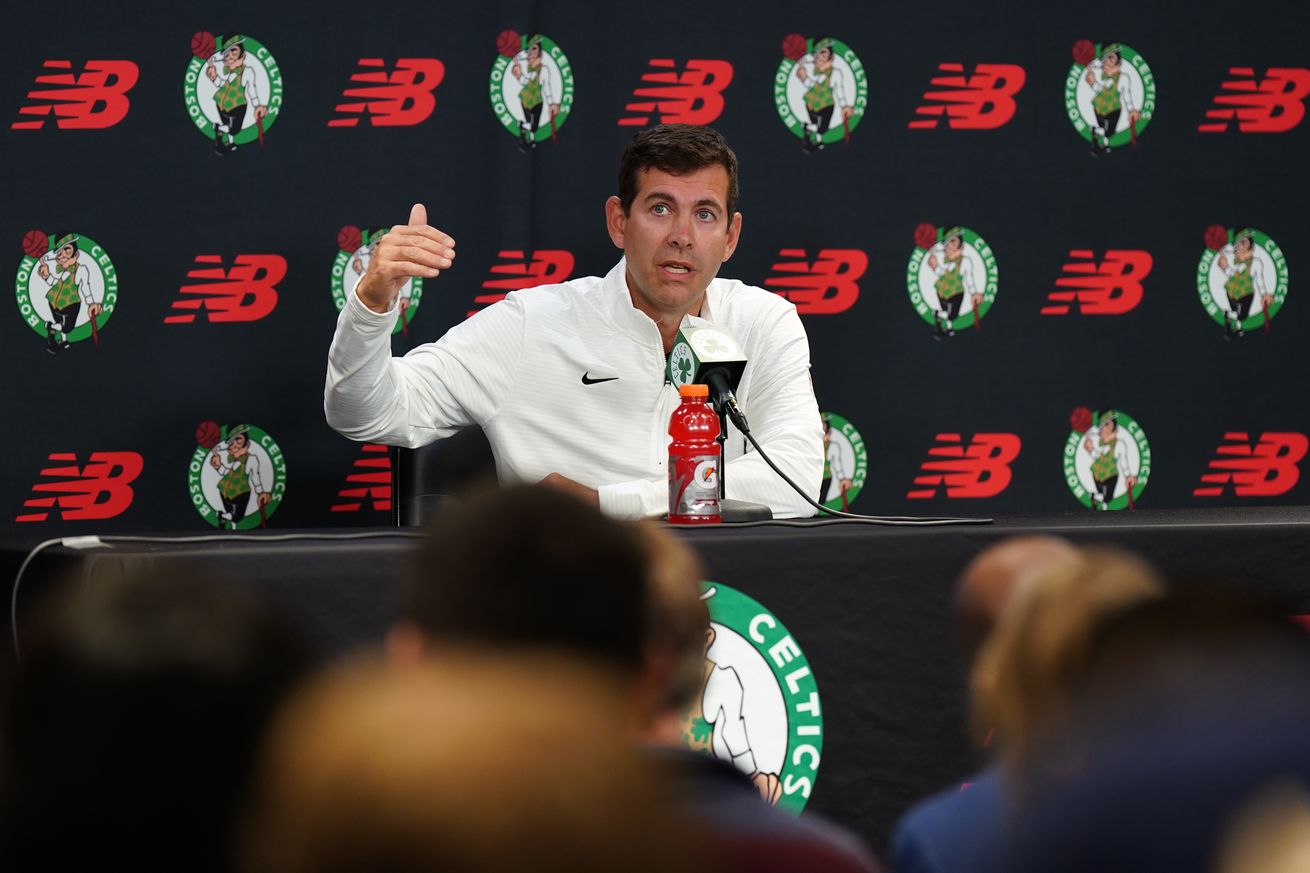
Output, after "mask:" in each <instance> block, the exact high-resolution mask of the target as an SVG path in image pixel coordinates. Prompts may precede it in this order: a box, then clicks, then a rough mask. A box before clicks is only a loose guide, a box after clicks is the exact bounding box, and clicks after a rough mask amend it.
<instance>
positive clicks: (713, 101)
mask: <svg viewBox="0 0 1310 873" xmlns="http://www.w3.org/2000/svg"><path fill="white" fill-rule="evenodd" d="M650 65H651V68H652V69H651V71H650V72H647V73H643V74H642V77H641V81H642V82H644V83H646V86H645V87H640V88H637V89H636V90H635V91H633V92H632V96H633V97H636V98H638V99H636V100H634V101H633V102H631V103H629V104H628V105H627V106H625V107H624V109H626V110H627V111H628V112H629V113H631V114H630V115H628V116H627V117H626V118H620V119H619V126H621V127H643V126H644V125H646V124H648V123H649V122H650V120H651V118H652V117H653V116H658V118H656V122H657V123H659V122H663V123H664V124H711V123H713V122H714V120H715V119H716V118H718V117H719V115H720V114H721V113H722V112H723V89H724V88H727V87H728V84H729V83H730V82H732V64H730V63H728V62H727V61H709V60H697V61H687V68H686V69H685V70H683V71H682V72H681V73H679V72H677V67H676V65H675V64H674V63H673V60H672V59H671V58H652V59H651V62H650Z"/></svg>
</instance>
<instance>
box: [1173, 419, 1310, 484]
mask: <svg viewBox="0 0 1310 873" xmlns="http://www.w3.org/2000/svg"><path fill="white" fill-rule="evenodd" d="M1224 439H1225V440H1227V441H1228V442H1227V444H1223V443H1221V444H1220V445H1219V448H1217V449H1215V454H1216V455H1217V457H1216V458H1214V459H1213V460H1211V461H1210V472H1208V473H1202V474H1201V482H1202V484H1201V485H1200V486H1198V487H1197V488H1196V489H1195V490H1194V491H1192V496H1194V497H1219V496H1220V495H1222V494H1223V493H1224V488H1225V487H1227V486H1228V485H1230V484H1231V485H1232V486H1233V493H1234V494H1236V495H1237V496H1238V497H1277V496H1278V495H1279V494H1286V493H1287V492H1288V491H1290V490H1291V489H1292V486H1293V485H1295V484H1296V482H1297V480H1298V479H1300V478H1301V468H1300V467H1299V466H1298V465H1299V464H1300V462H1301V459H1302V458H1304V457H1305V453H1306V450H1307V449H1310V439H1307V438H1306V435H1305V434H1303V433H1262V434H1260V439H1259V440H1258V441H1257V442H1256V443H1255V444H1254V445H1252V444H1251V442H1250V438H1249V437H1248V435H1247V434H1245V433H1241V432H1236V433H1226V434H1224Z"/></svg>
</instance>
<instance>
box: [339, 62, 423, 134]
mask: <svg viewBox="0 0 1310 873" xmlns="http://www.w3.org/2000/svg"><path fill="white" fill-rule="evenodd" d="M359 66H360V69H359V70H358V71H357V72H355V73H352V74H351V76H350V81H351V82H354V83H357V84H356V86H355V87H352V88H347V89H346V90H345V91H344V92H342V94H341V96H342V98H343V99H345V100H349V101H351V102H348V103H338V104H337V106H336V111H337V112H338V113H340V115H339V116H338V117H336V118H333V119H331V120H330V121H328V123H327V126H328V127H355V126H356V125H358V124H359V122H360V119H362V118H367V119H368V123H369V124H370V125H372V126H373V127H410V126H412V125H415V124H419V123H420V122H423V121H426V120H427V118H428V116H429V115H431V114H432V110H433V109H435V108H436V107H437V98H436V97H434V96H433V94H432V92H433V91H435V90H436V87H437V86H438V85H440V84H441V80H442V79H443V78H445V75H446V65H445V64H443V63H442V62H441V61H439V60H437V59H436V58H400V59H398V60H397V61H396V68H395V69H394V70H392V71H391V72H387V70H386V63H385V62H384V61H383V60H382V58H360V59H359Z"/></svg>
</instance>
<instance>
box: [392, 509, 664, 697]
mask: <svg viewBox="0 0 1310 873" xmlns="http://www.w3.org/2000/svg"><path fill="white" fill-rule="evenodd" d="M646 588H647V582H646V566H645V554H644V552H643V549H642V546H641V542H640V540H639V539H638V538H637V535H636V532H635V531H634V529H633V528H632V526H631V525H629V524H627V523H625V522H621V521H615V520H613V519H610V518H606V517H605V516H604V515H602V514H601V513H600V511H599V510H597V509H596V508H594V507H592V506H589V505H587V504H586V503H584V502H583V501H581V500H579V499H578V498H576V497H574V496H572V495H569V494H564V493H562V492H558V491H554V490H551V489H548V488H543V487H541V486H536V485H517V486H513V487H510V488H506V489H503V490H502V489H493V490H489V491H483V492H480V493H476V494H474V495H472V496H471V497H470V498H469V499H467V500H460V501H451V502H449V503H447V504H446V505H445V506H444V507H443V508H442V509H441V510H440V511H439V512H438V513H437V514H436V515H435V516H434V517H433V519H432V521H431V522H430V523H429V525H428V528H427V538H426V540H425V541H424V543H423V545H422V546H420V547H419V549H418V552H417V554H416V556H415V561H414V563H413V566H412V568H411V570H410V573H409V576H408V578H407V580H406V584H405V586H404V591H403V594H402V598H401V612H402V614H403V615H404V617H405V618H407V619H409V620H411V621H413V622H414V623H415V624H417V625H418V626H419V628H420V629H421V630H422V631H423V632H424V633H425V634H426V635H427V636H428V637H429V638H431V639H433V640H434V641H437V642H446V641H448V642H453V643H457V644H471V645H474V646H482V647H488V646H490V647H496V648H519V649H548V650H552V651H556V652H560V651H562V652H565V653H569V654H575V655H582V656H588V657H595V658H598V659H599V661H600V663H602V664H605V665H608V666H609V667H611V668H618V669H620V670H624V671H629V672H630V671H635V670H636V669H638V667H639V666H640V662H641V654H642V646H643V632H644V630H645V622H646V619H647V605H646V604H647V595H646Z"/></svg>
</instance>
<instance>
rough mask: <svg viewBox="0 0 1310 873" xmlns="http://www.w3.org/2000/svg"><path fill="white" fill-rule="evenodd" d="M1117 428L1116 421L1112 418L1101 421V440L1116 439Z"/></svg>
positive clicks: (1099, 431)
mask: <svg viewBox="0 0 1310 873" xmlns="http://www.w3.org/2000/svg"><path fill="white" fill-rule="evenodd" d="M1116 430H1118V428H1117V427H1116V426H1115V423H1114V422H1113V421H1112V420H1110V419H1106V420H1105V421H1103V422H1101V426H1100V427H1099V428H1098V429H1097V433H1099V434H1100V435H1101V442H1109V441H1110V440H1112V439H1114V432H1115V431H1116Z"/></svg>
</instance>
